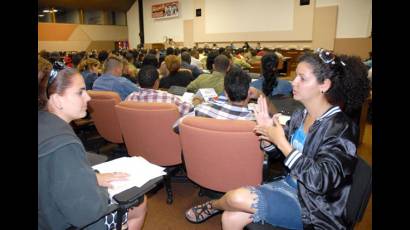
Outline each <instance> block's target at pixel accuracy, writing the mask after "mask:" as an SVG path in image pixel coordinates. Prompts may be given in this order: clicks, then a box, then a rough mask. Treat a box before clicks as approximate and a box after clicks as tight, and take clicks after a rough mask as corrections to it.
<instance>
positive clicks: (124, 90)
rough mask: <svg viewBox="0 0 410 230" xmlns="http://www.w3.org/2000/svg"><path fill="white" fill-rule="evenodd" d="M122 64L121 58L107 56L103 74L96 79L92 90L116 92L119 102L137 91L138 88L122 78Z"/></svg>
mask: <svg viewBox="0 0 410 230" xmlns="http://www.w3.org/2000/svg"><path fill="white" fill-rule="evenodd" d="M122 69H123V64H122V60H121V58H119V57H117V56H114V55H112V56H109V57H108V58H107V60H105V62H104V74H103V75H101V76H100V77H98V78H97V79H96V80H95V81H94V84H93V90H102V91H114V92H117V93H118V94H119V95H120V97H121V100H124V99H125V98H126V97H127V96H128V95H129V94H130V93H132V92H135V91H139V87H138V86H137V85H136V84H134V83H132V82H131V81H130V80H128V79H127V78H125V77H122V76H121V74H122Z"/></svg>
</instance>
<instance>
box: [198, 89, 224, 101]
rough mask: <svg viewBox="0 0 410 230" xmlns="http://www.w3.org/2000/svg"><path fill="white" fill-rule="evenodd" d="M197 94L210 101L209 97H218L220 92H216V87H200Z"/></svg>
mask: <svg viewBox="0 0 410 230" xmlns="http://www.w3.org/2000/svg"><path fill="white" fill-rule="evenodd" d="M195 96H198V97H200V98H203V99H204V101H209V99H211V98H216V97H218V94H216V92H215V89H214V88H202V89H198V91H197V92H196V94H195Z"/></svg>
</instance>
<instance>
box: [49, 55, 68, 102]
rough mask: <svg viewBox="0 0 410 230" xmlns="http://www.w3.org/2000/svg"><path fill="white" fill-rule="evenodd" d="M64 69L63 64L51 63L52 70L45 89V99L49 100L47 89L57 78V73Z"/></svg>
mask: <svg viewBox="0 0 410 230" xmlns="http://www.w3.org/2000/svg"><path fill="white" fill-rule="evenodd" d="M64 68H65V65H64V62H60V61H56V62H54V63H53V68H52V69H51V72H50V76H49V77H48V82H47V88H46V93H47V98H49V95H48V88H49V87H50V85H51V84H53V82H54V80H55V79H56V78H57V75H58V73H59V72H60V71H61V70H63V69H64Z"/></svg>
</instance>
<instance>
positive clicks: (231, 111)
mask: <svg viewBox="0 0 410 230" xmlns="http://www.w3.org/2000/svg"><path fill="white" fill-rule="evenodd" d="M186 116H196V117H209V118H215V119H221V120H248V121H255V120H256V118H255V115H254V114H253V112H252V111H251V110H249V109H248V107H239V106H235V105H230V104H228V103H225V102H221V101H213V100H210V101H209V102H207V103H203V104H200V105H198V106H197V107H195V109H194V111H192V112H190V113H188V114H187V115H186ZM186 116H184V117H186ZM184 117H181V118H180V119H178V120H177V121H176V122H175V123H174V125H173V129H174V130H175V132H177V133H179V128H178V127H179V124H180V123H181V122H182V119H183V118H184Z"/></svg>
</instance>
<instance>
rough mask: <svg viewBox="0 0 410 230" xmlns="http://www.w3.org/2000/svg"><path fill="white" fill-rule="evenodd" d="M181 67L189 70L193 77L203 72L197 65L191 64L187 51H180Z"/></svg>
mask: <svg viewBox="0 0 410 230" xmlns="http://www.w3.org/2000/svg"><path fill="white" fill-rule="evenodd" d="M181 68H185V69H189V70H191V72H192V76H193V77H194V78H197V77H198V76H199V75H201V74H202V73H203V72H202V70H200V69H199V68H198V67H197V66H195V65H191V55H190V54H189V53H188V52H182V54H181Z"/></svg>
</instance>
